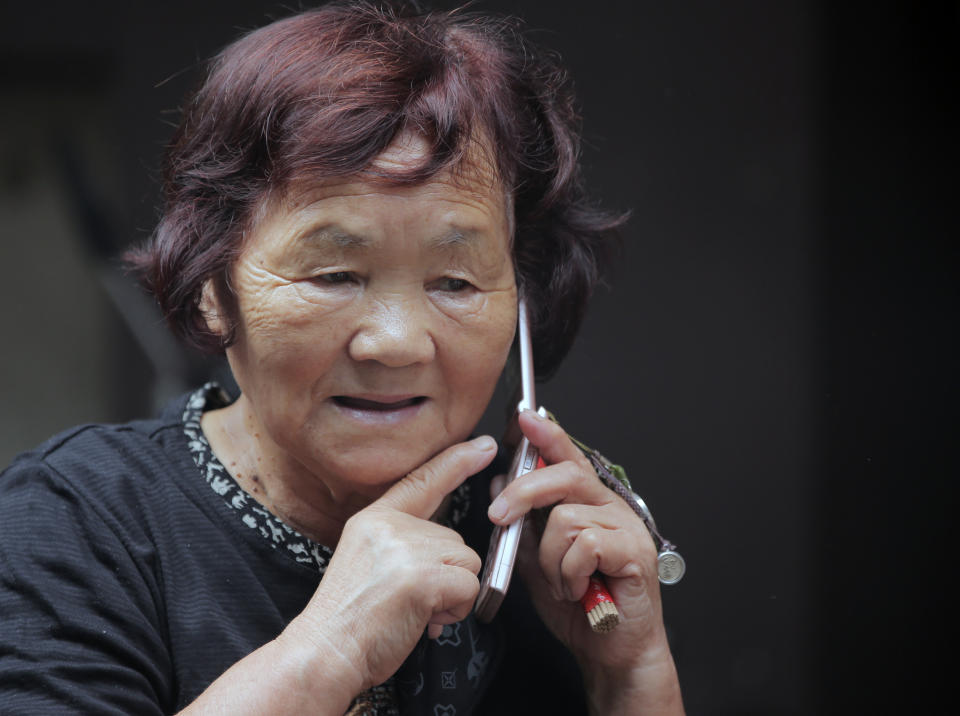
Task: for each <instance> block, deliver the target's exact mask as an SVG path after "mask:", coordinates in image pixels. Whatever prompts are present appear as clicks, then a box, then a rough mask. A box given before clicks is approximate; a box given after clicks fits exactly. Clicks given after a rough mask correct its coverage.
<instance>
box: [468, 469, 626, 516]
mask: <svg viewBox="0 0 960 716" xmlns="http://www.w3.org/2000/svg"><path fill="white" fill-rule="evenodd" d="M619 499H620V498H619V497H617V496H616V495H615V494H614V493H613V492H612V491H610V490H609V489H608V488H607V487H606V486H605V485H604V484H603V483H602V482H600V480H598V479H597V476H596V473H594V472H593V469H592V468H590V467H586V468H584V467H583V466H582V465H580V464H579V463H576V462H572V461H570V460H567V461H564V462H561V463H557V464H555V465H548V466H547V467H542V468H540V469H538V470H534V471H533V472H529V473H527V474H526V475H523V476H522V477H520V478H519V479H516V480H514V481H513V482H511V483H510V484H509V485H507V486H506V487H505V488H503V492H501V493H500V494H499V495H498V496H497V498H496V499H495V500H494V501H493V502H492V503H491V504H490V507H489V508H488V510H487V514H488V516H489V517H490V520H491V521H493V522H495V523H496V524H500V525H508V524H510V523H512V522H514V521H515V520H517V519H518V518H519V517H520V516H521V515H524V514H526V513H527V512H529V511H530V510H531V509H533V508H535V507H546V506H547V505H553V504H556V503H558V502H576V503H583V504H588V505H607V504H610V503H611V502H614V501H616V500H619Z"/></svg>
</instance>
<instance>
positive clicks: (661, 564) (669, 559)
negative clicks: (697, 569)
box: [657, 549, 687, 584]
mask: <svg viewBox="0 0 960 716" xmlns="http://www.w3.org/2000/svg"><path fill="white" fill-rule="evenodd" d="M686 571H687V563H686V562H685V561H684V559H683V557H681V556H680V553H679V552H674V551H673V550H671V549H668V550H665V551H663V552H661V553H660V554H658V555H657V576H658V577H659V578H660V583H661V584H676V583H677V582H679V581H680V580H681V579H683V575H684V573H685V572H686Z"/></svg>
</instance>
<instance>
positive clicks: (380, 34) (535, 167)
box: [126, 1, 624, 378]
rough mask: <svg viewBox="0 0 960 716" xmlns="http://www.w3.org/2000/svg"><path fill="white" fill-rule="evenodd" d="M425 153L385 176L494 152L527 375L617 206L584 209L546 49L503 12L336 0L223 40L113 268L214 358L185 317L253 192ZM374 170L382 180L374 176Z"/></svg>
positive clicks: (572, 143) (558, 355) (570, 123)
mask: <svg viewBox="0 0 960 716" xmlns="http://www.w3.org/2000/svg"><path fill="white" fill-rule="evenodd" d="M407 131H414V132H416V133H417V134H418V135H419V136H420V137H422V138H423V139H424V140H425V142H426V144H427V147H428V150H427V153H428V156H427V159H426V161H425V162H424V163H422V164H420V165H419V166H417V167H415V168H413V169H409V170H406V171H402V172H397V173H391V174H390V175H389V176H387V177H385V179H386V180H387V181H390V182H396V183H398V184H411V183H412V184H416V183H420V182H423V181H426V180H428V179H429V178H431V177H432V176H434V175H436V174H437V173H439V172H442V171H444V170H446V169H456V168H458V167H459V166H460V165H461V163H462V162H464V160H465V158H466V156H467V154H468V149H469V145H470V142H471V139H472V138H475V137H477V136H482V137H484V138H485V140H486V143H487V144H488V145H489V146H488V149H489V150H492V152H491V153H492V155H493V157H492V159H493V161H494V164H495V165H496V169H497V171H498V175H499V178H500V180H501V181H502V182H503V184H504V188H505V189H506V190H507V191H508V192H510V194H511V195H512V198H513V207H514V226H515V232H514V236H513V255H514V264H515V270H516V275H517V282H518V285H519V287H520V290H521V291H522V292H523V295H524V296H525V298H526V301H527V304H528V312H529V315H530V319H531V330H532V339H533V344H534V355H535V363H536V371H537V375H538V377H540V378H544V377H547V376H549V375H550V374H551V373H552V372H553V371H554V370H555V369H556V368H557V366H558V365H559V364H560V361H561V360H562V359H563V357H564V356H565V355H566V353H567V351H568V350H569V348H570V346H571V344H572V343H573V339H574V337H575V335H576V333H577V330H578V329H579V327H580V323H581V321H582V319H583V315H584V312H585V309H586V303H587V299H588V298H589V296H590V294H591V293H592V291H593V288H594V286H595V284H596V282H597V280H598V276H599V273H598V269H599V263H600V260H601V257H602V256H603V254H604V249H605V247H606V245H607V244H608V240H609V239H610V238H611V237H612V235H613V233H614V231H615V229H616V228H617V227H618V226H619V225H620V224H621V223H622V222H623V219H624V217H623V216H615V215H611V214H607V213H605V212H603V211H600V210H599V209H597V208H595V207H594V206H592V205H591V204H590V203H589V202H588V200H587V197H586V195H585V192H584V189H583V186H582V181H581V173H580V166H579V151H580V146H579V144H580V137H579V120H578V117H577V113H576V111H575V108H574V97H573V92H572V88H571V83H570V81H569V78H568V76H567V74H566V72H565V71H564V70H563V69H562V68H561V66H560V64H559V61H558V58H557V57H556V56H555V55H554V54H552V53H549V52H545V51H543V50H541V49H539V48H537V47H536V46H535V45H533V44H532V43H531V42H529V40H527V39H526V38H525V37H524V35H523V33H522V32H521V29H520V25H519V23H518V22H517V21H516V20H513V19H507V18H494V17H489V16H484V15H479V14H475V13H466V12H459V11H455V12H422V11H421V10H419V8H418V7H417V6H416V5H415V4H412V3H409V2H403V1H398V2H386V3H376V4H373V3H371V2H366V1H352V2H338V3H334V4H331V5H327V6H325V7H322V8H319V9H316V10H311V11H307V12H303V13H300V14H297V15H294V16H292V17H289V18H286V19H282V20H279V21H277V22H274V23H272V24H270V25H267V26H266V27H263V28H261V29H259V30H255V31H253V32H251V33H249V34H247V35H245V36H243V37H241V38H240V39H239V40H237V41H236V42H234V43H233V44H231V45H230V46H228V47H227V48H226V49H224V50H223V51H222V52H221V53H220V54H219V55H217V56H216V57H215V58H214V59H213V60H212V61H211V64H210V67H209V71H208V74H207V77H206V80H205V82H204V83H203V84H202V85H201V86H200V88H199V89H198V90H197V91H196V92H195V94H193V96H192V98H191V99H190V101H189V103H188V104H187V106H186V107H185V109H184V112H183V118H182V121H181V123H180V125H179V127H178V129H177V131H176V134H175V135H174V138H173V140H172V143H171V145H170V146H169V148H168V152H167V155H166V161H165V165H164V174H163V200H164V206H163V214H162V217H161V219H160V222H159V224H158V226H157V228H156V231H155V232H154V233H153V235H152V236H151V238H150V239H149V240H148V241H147V243H146V244H145V245H143V246H141V247H139V248H136V249H133V250H132V251H130V252H128V254H127V257H126V259H127V263H128V265H129V266H130V267H131V268H132V269H133V270H134V272H135V273H137V274H138V275H139V277H140V280H141V282H142V283H143V285H144V286H145V287H146V288H147V289H148V290H149V291H150V292H151V293H152V294H153V295H154V296H155V297H156V299H157V301H158V302H159V304H160V308H161V310H162V311H163V314H164V316H165V317H166V319H167V321H168V323H169V324H170V326H171V327H172V329H173V330H174V332H175V333H177V334H178V335H179V336H180V337H181V338H182V339H184V340H185V341H186V342H187V344H189V345H192V346H194V347H196V348H199V349H200V350H203V351H205V352H212V353H216V352H222V351H223V349H224V347H225V346H226V345H229V342H230V341H231V340H232V332H231V333H230V334H229V335H228V336H226V337H224V336H220V335H215V334H212V333H211V332H210V331H209V330H208V329H207V326H206V322H205V320H204V317H203V314H202V312H201V310H200V297H201V293H202V289H203V285H204V283H205V282H206V281H207V280H213V281H214V285H215V286H216V288H217V290H218V292H226V293H227V294H228V295H227V296H223V298H224V299H226V300H225V303H226V305H227V306H230V305H232V304H233V303H234V302H233V301H232V296H231V295H230V288H229V281H228V280H227V278H228V277H227V274H228V271H229V269H230V267H231V265H232V263H233V262H234V261H235V260H236V258H237V257H238V256H239V254H240V251H241V250H242V242H243V237H244V234H245V232H246V230H247V229H248V228H249V225H250V223H251V222H252V221H253V220H254V217H255V216H256V210H257V208H258V207H260V206H262V205H263V202H265V201H266V200H267V199H269V198H271V197H275V196H282V194H283V192H284V191H285V190H287V189H288V188H289V187H290V186H291V184H292V182H294V181H300V180H302V179H307V180H310V179H324V178H332V177H344V176H351V175H358V174H361V173H363V172H365V171H368V170H369V168H370V165H371V163H372V161H373V160H374V159H375V158H376V157H377V156H379V155H380V154H381V153H382V152H383V151H384V150H385V149H386V148H387V147H388V146H389V145H390V144H391V142H392V141H393V140H394V139H395V138H396V137H397V136H398V135H399V134H400V133H402V132H407ZM381 174H382V173H381Z"/></svg>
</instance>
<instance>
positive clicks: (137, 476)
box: [0, 396, 190, 531]
mask: <svg viewBox="0 0 960 716" xmlns="http://www.w3.org/2000/svg"><path fill="white" fill-rule="evenodd" d="M186 397H187V396H183V398H181V399H180V400H179V401H176V403H175V404H173V405H172V406H171V408H170V409H168V410H166V411H164V414H163V415H162V416H161V417H159V418H156V419H152V420H140V421H132V422H129V423H124V424H116V425H107V424H88V425H80V426H77V427H74V428H71V429H69V430H66V431H64V432H62V433H60V434H59V435H55V436H54V437H52V438H50V439H49V440H47V441H46V442H44V443H42V444H41V445H39V446H37V447H36V448H34V449H33V450H30V451H28V452H25V453H22V454H20V455H18V456H17V457H16V458H15V459H14V460H13V462H12V463H11V464H10V465H9V466H8V467H7V468H6V469H5V470H4V471H3V472H2V473H0V515H2V519H3V521H5V522H13V523H22V522H23V521H24V520H27V521H28V522H30V523H31V524H32V525H33V527H35V528H40V527H41V524H40V523H38V521H40V520H43V527H44V528H45V529H46V530H51V531H56V530H57V529H58V528H60V527H63V526H64V525H63V523H64V522H69V521H76V519H77V518H78V517H79V516H81V515H85V516H86V517H88V518H93V517H96V518H97V519H98V521H101V522H104V523H105V526H107V527H111V528H113V529H114V531H117V530H121V529H122V528H123V527H124V525H120V524H117V521H118V520H120V519H122V516H123V515H128V516H129V517H127V518H126V519H124V520H123V521H124V522H126V523H127V524H126V525H125V526H126V527H128V528H129V527H131V526H134V525H135V524H136V522H137V520H138V519H140V518H141V517H142V515H140V514H138V513H140V512H141V509H142V508H144V507H145V506H147V505H150V504H158V503H160V504H162V502H163V500H162V499H160V498H161V494H162V493H163V492H164V491H165V490H166V491H168V490H169V489H170V482H171V481H170V479H169V478H170V476H172V475H175V474H177V473H178V472H182V471H183V470H184V469H185V466H186V465H188V464H189V463H184V459H185V460H187V461H189V460H190V457H189V453H188V451H187V449H186V437H185V436H184V434H183V427H182V423H181V420H180V418H179V416H177V415H176V408H177V406H179V407H180V411H181V413H182V407H183V404H184V403H185V401H186ZM58 509H59V513H58V512H57V510H58Z"/></svg>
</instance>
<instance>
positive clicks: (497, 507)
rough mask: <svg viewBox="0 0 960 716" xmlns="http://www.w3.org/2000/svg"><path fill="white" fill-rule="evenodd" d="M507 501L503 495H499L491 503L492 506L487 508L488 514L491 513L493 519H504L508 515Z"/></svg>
mask: <svg viewBox="0 0 960 716" xmlns="http://www.w3.org/2000/svg"><path fill="white" fill-rule="evenodd" d="M507 509H508V505H507V501H506V500H505V499H503V498H502V497H498V498H497V499H495V500H494V501H493V502H491V503H490V508H489V509H488V510H487V515H489V517H490V519H492V520H502V519H503V518H504V517H506V516H507Z"/></svg>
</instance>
